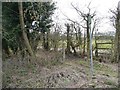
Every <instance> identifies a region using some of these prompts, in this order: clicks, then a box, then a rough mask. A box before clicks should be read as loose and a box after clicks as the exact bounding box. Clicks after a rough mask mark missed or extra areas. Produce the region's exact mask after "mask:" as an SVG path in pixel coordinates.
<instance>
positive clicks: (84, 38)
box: [83, 30, 86, 55]
mask: <svg viewBox="0 0 120 90" xmlns="http://www.w3.org/2000/svg"><path fill="white" fill-rule="evenodd" d="M85 44H86V37H85V30H84V46H83V55H85Z"/></svg>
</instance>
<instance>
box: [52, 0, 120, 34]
mask: <svg viewBox="0 0 120 90" xmlns="http://www.w3.org/2000/svg"><path fill="white" fill-rule="evenodd" d="M53 1H55V2H57V7H58V9H57V10H56V12H55V15H54V16H58V17H57V18H55V19H54V20H55V21H56V22H59V23H60V24H62V25H64V23H65V22H66V17H65V16H64V15H63V14H62V13H64V14H65V15H67V16H68V17H69V18H70V19H73V20H79V15H78V14H77V13H76V11H75V10H74V9H73V7H72V6H71V3H73V4H74V5H75V6H77V7H79V9H80V10H81V11H85V12H86V13H87V10H88V9H87V8H86V7H87V6H88V4H89V2H91V4H90V8H92V10H93V11H95V10H96V11H97V16H98V17H104V19H102V20H101V23H100V27H99V28H98V30H99V31H100V32H105V31H113V30H114V29H113V27H112V25H111V24H110V21H109V16H110V13H109V9H115V7H117V5H118V2H119V0H53ZM61 12H62V13H61Z"/></svg>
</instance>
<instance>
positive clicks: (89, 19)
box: [88, 14, 93, 77]
mask: <svg viewBox="0 0 120 90" xmlns="http://www.w3.org/2000/svg"><path fill="white" fill-rule="evenodd" d="M88 22H89V35H90V73H91V77H93V55H92V31H91V15H90V14H88Z"/></svg>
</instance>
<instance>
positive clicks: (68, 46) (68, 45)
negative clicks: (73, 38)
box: [66, 24, 70, 53]
mask: <svg viewBox="0 0 120 90" xmlns="http://www.w3.org/2000/svg"><path fill="white" fill-rule="evenodd" d="M66 26H67V53H70V36H69V35H70V33H69V32H70V26H69V24H67V25H66Z"/></svg>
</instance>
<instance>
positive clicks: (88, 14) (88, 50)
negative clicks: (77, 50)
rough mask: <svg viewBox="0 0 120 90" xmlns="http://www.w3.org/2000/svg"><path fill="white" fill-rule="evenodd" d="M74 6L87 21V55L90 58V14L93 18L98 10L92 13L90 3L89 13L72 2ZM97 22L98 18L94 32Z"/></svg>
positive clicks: (94, 25)
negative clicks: (82, 10)
mask: <svg viewBox="0 0 120 90" xmlns="http://www.w3.org/2000/svg"><path fill="white" fill-rule="evenodd" d="M71 5H72V7H73V8H74V9H75V10H76V11H77V13H78V14H79V16H80V17H82V18H83V20H84V21H85V22H86V29H87V56H88V58H89V57H90V48H89V46H90V32H89V29H90V27H89V16H91V18H92V19H93V18H94V17H95V16H96V11H94V12H93V13H91V9H90V8H89V5H90V3H89V5H88V7H87V8H88V10H89V11H88V13H87V14H86V13H83V12H81V11H80V10H79V9H78V8H77V7H75V6H74V5H73V4H72V3H71ZM96 24H97V19H95V20H94V24H93V28H92V29H91V30H92V34H93V32H94V30H95V27H96Z"/></svg>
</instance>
